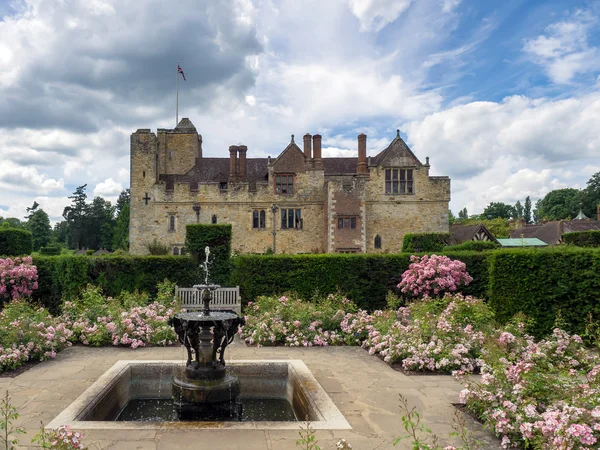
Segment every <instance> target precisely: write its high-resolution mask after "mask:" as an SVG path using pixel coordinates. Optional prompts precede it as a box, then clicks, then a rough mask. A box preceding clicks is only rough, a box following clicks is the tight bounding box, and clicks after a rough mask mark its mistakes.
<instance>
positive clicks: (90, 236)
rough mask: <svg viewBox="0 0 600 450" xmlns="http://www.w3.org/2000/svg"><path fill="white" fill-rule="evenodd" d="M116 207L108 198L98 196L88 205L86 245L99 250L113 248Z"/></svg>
mask: <svg viewBox="0 0 600 450" xmlns="http://www.w3.org/2000/svg"><path fill="white" fill-rule="evenodd" d="M114 216H115V209H114V207H113V206H112V205H111V204H110V202H109V201H108V200H104V199H103V198H102V197H96V198H94V200H93V201H92V203H91V205H88V208H87V215H86V220H85V231H86V233H85V239H84V240H85V246H86V247H87V248H91V249H95V250H98V249H100V248H108V249H112V235H113V227H114V222H115V219H114Z"/></svg>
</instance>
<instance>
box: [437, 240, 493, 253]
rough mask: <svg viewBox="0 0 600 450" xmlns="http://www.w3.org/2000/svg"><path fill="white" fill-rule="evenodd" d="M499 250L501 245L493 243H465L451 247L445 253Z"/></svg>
mask: <svg viewBox="0 0 600 450" xmlns="http://www.w3.org/2000/svg"><path fill="white" fill-rule="evenodd" d="M497 248H500V245H499V244H497V243H496V242H492V241H465V242H463V243H461V244H456V245H449V246H448V247H446V248H445V249H444V251H452V252H456V251H472V252H482V251H484V250H495V249H497Z"/></svg>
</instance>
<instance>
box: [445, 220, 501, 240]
mask: <svg viewBox="0 0 600 450" xmlns="http://www.w3.org/2000/svg"><path fill="white" fill-rule="evenodd" d="M480 231H481V232H483V233H485V234H486V235H487V236H488V239H489V240H490V241H494V240H495V238H494V235H493V234H492V233H491V232H490V230H488V229H487V228H486V227H485V225H484V224H482V223H475V224H472V225H452V228H450V242H451V243H452V244H461V243H463V242H466V241H471V240H473V237H474V236H475V235H477V234H478V233H479V232H480Z"/></svg>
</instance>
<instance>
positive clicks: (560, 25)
mask: <svg viewBox="0 0 600 450" xmlns="http://www.w3.org/2000/svg"><path fill="white" fill-rule="evenodd" d="M176 61H179V63H180V65H181V67H182V68H183V70H184V71H185V75H186V78H187V81H186V82H183V81H181V80H180V92H179V106H180V108H179V116H180V117H189V118H190V119H191V120H192V122H194V124H195V125H196V127H197V128H198V130H199V132H200V133H202V135H203V138H204V154H205V155H207V156H222V157H227V156H228V152H227V148H228V146H229V145H231V144H237V143H243V144H246V145H248V148H249V150H248V156H249V157H262V156H266V155H272V156H275V155H277V154H279V152H281V150H282V149H283V148H284V147H285V146H286V145H287V144H288V142H289V136H290V134H292V133H293V134H295V135H296V136H301V135H302V134H304V133H306V132H309V133H317V132H319V133H321V134H322V135H323V144H324V154H325V155H326V156H337V155H355V154H356V136H357V135H358V134H359V133H361V132H365V133H366V134H367V135H368V141H367V145H368V152H369V154H370V155H375V154H376V153H377V152H379V151H380V150H382V149H383V148H385V146H387V144H388V143H389V142H390V141H391V139H393V137H394V136H395V130H396V128H400V130H401V132H402V136H403V137H404V139H405V140H406V141H407V142H408V144H409V145H410V146H411V147H412V149H413V150H414V151H415V153H416V154H417V156H418V157H419V158H420V159H421V160H424V159H425V157H426V156H429V157H430V158H431V165H432V173H433V174H434V175H449V176H450V177H451V178H452V202H451V204H450V206H451V209H452V210H453V211H454V212H455V213H456V212H458V210H459V209H461V208H463V207H467V209H468V211H469V213H479V212H481V211H482V210H483V208H484V207H485V206H486V205H487V204H488V203H489V202H492V201H503V202H507V203H514V202H516V201H517V200H521V202H523V200H524V198H525V197H526V196H527V195H530V196H531V197H532V199H534V200H535V199H537V198H540V197H541V196H543V195H544V194H545V193H547V192H548V191H550V190H552V189H556V188H561V187H567V186H568V187H580V188H581V187H585V182H586V181H587V180H588V179H589V178H590V176H591V175H592V174H593V173H595V172H597V171H598V170H600V159H599V158H598V156H599V154H600V153H599V152H600V92H599V88H600V76H599V74H600V2H598V1H584V0H490V1H485V2H484V1H480V0H339V1H338V0H314V1H313V0H220V1H218V2H217V1H214V0H204V1H202V0H177V1H165V0H139V1H135V2H133V1H126V0H0V216H5V217H6V216H15V217H22V216H24V215H25V208H26V207H27V206H30V205H31V204H32V203H33V201H34V200H36V201H37V202H38V203H40V205H41V206H42V208H44V209H45V210H46V211H47V212H48V213H49V214H50V216H51V219H52V220H53V221H56V220H60V219H61V214H62V210H63V208H64V207H65V206H66V205H67V204H68V203H69V200H68V199H67V197H68V196H69V195H70V194H71V193H72V192H73V190H74V189H75V187H77V186H79V185H81V184H84V183H87V184H88V195H89V196H90V197H92V196H94V195H100V196H102V197H105V198H108V199H111V200H114V199H116V197H117V196H118V194H119V192H120V191H121V189H122V188H125V187H128V184H129V136H130V134H131V133H132V132H133V131H135V130H136V129H137V128H152V129H153V130H155V129H156V128H158V127H161V128H162V127H173V126H174V122H175V70H176V66H177V63H176Z"/></svg>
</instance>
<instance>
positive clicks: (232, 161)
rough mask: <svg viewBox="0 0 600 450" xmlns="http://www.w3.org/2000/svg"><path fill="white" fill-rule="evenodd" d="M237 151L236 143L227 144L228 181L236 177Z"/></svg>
mask: <svg viewBox="0 0 600 450" xmlns="http://www.w3.org/2000/svg"><path fill="white" fill-rule="evenodd" d="M237 151H238V148H237V146H236V145H230V146H229V182H232V181H235V180H236V179H237Z"/></svg>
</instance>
